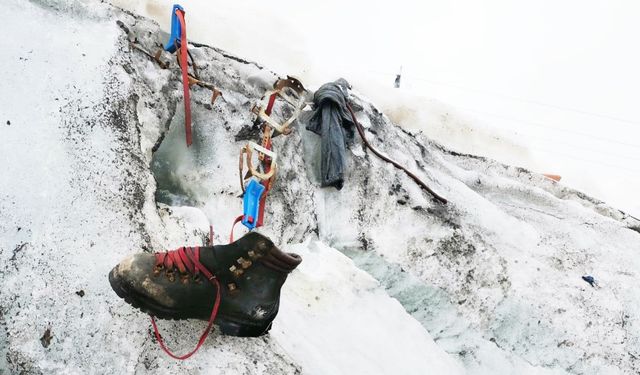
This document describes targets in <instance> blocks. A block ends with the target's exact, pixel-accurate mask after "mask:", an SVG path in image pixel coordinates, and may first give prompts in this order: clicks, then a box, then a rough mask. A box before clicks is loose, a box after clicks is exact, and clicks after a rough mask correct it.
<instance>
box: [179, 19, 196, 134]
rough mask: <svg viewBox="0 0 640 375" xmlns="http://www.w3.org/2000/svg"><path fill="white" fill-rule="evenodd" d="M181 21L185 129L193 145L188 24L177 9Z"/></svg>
mask: <svg viewBox="0 0 640 375" xmlns="http://www.w3.org/2000/svg"><path fill="white" fill-rule="evenodd" d="M176 16H178V21H180V30H181V35H180V69H181V70H182V88H183V91H184V131H185V133H186V135H187V147H189V146H191V142H192V140H191V99H190V96H189V72H188V69H189V66H188V65H187V55H188V54H187V26H186V24H185V22H184V12H183V11H181V10H179V9H178V10H176Z"/></svg>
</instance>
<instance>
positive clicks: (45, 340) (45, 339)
mask: <svg viewBox="0 0 640 375" xmlns="http://www.w3.org/2000/svg"><path fill="white" fill-rule="evenodd" d="M52 337H53V335H52V334H51V328H47V330H46V331H44V334H43V335H42V337H40V343H41V344H42V346H43V347H45V348H48V347H49V345H51V338H52Z"/></svg>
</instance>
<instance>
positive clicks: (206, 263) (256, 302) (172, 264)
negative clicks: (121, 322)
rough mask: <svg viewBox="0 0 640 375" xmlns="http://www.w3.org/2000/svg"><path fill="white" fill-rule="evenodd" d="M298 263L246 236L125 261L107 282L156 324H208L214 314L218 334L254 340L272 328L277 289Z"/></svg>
mask: <svg viewBox="0 0 640 375" xmlns="http://www.w3.org/2000/svg"><path fill="white" fill-rule="evenodd" d="M301 261H302V259H301V258H300V256H299V255H297V254H292V253H284V252H282V251H280V250H279V249H278V248H277V247H276V246H275V245H274V244H273V242H271V240H269V239H268V238H267V237H265V236H263V235H261V234H259V233H256V232H250V233H248V234H247V235H245V236H244V237H242V238H240V239H239V240H237V241H235V242H233V243H230V244H228V245H219V246H213V247H200V248H198V247H193V248H189V247H186V248H180V249H177V250H173V251H168V252H165V253H155V254H150V253H139V254H135V255H132V256H129V257H128V258H126V259H125V260H123V261H122V262H121V263H120V264H118V265H117V266H116V267H115V268H113V270H111V272H110V273H109V282H110V283H111V287H112V288H113V290H114V291H115V292H116V293H117V294H118V296H120V297H121V298H124V300H125V301H126V302H127V303H129V304H131V305H132V306H134V307H137V308H139V309H140V310H142V311H144V312H146V313H149V314H151V315H153V316H156V317H158V318H161V319H200V320H209V319H210V317H211V318H213V317H214V316H215V312H217V316H215V324H217V325H218V326H219V327H220V330H221V331H222V333H224V334H227V335H233V336H253V337H255V336H260V335H262V334H264V333H266V332H267V331H268V330H269V329H270V328H271V322H272V321H273V319H274V318H275V317H276V315H277V313H278V307H279V304H280V288H281V287H282V285H283V284H284V282H285V280H286V278H287V274H288V273H289V272H291V271H293V270H294V269H295V268H296V267H297V266H298V264H300V262H301ZM218 287H219V288H220V295H219V296H218V290H217V289H218ZM216 298H219V309H217V311H215V312H214V304H215V302H216Z"/></svg>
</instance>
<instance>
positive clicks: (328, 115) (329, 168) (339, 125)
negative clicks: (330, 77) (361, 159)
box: [307, 78, 353, 190]
mask: <svg viewBox="0 0 640 375" xmlns="http://www.w3.org/2000/svg"><path fill="white" fill-rule="evenodd" d="M349 87H350V86H349V83H348V82H347V81H346V80H344V79H342V78H341V79H339V80H337V81H335V82H331V83H325V84H324V85H322V86H321V87H320V88H319V89H318V91H316V93H315V94H314V96H313V103H314V110H313V112H312V114H311V117H310V118H309V121H308V122H307V130H310V131H312V132H314V133H316V134H318V135H319V136H320V137H321V158H322V160H321V165H320V171H321V173H322V178H321V179H322V186H323V187H324V186H334V187H335V188H336V189H338V190H340V189H342V185H343V183H344V171H345V168H346V152H347V151H346V140H347V138H348V137H349V136H351V137H352V136H353V121H352V120H351V116H350V115H349V112H348V111H347V109H346V104H347V98H348V91H347V90H348V89H349Z"/></svg>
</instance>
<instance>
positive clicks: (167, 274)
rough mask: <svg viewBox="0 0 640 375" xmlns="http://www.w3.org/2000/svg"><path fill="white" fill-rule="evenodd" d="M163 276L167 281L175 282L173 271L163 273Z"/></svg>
mask: <svg viewBox="0 0 640 375" xmlns="http://www.w3.org/2000/svg"><path fill="white" fill-rule="evenodd" d="M165 275H166V276H167V279H169V281H170V282H174V281H176V275H175V272H173V271H167V272H165Z"/></svg>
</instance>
